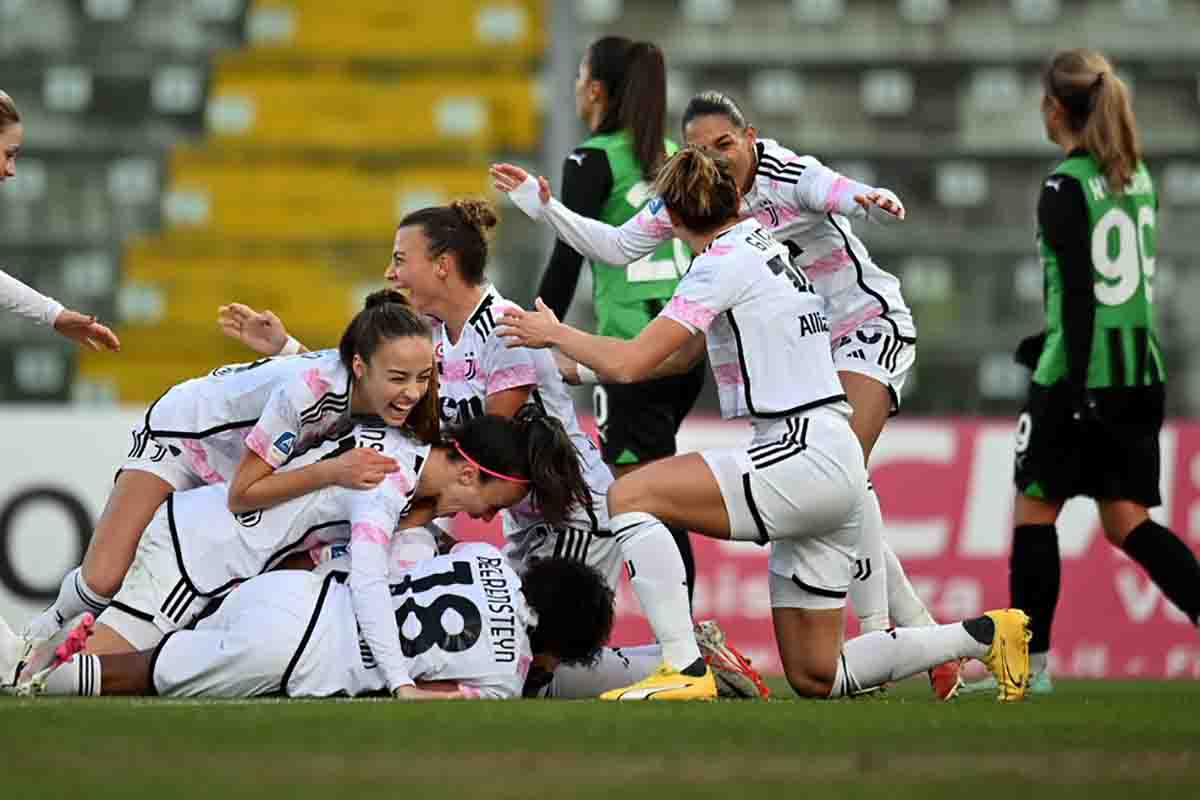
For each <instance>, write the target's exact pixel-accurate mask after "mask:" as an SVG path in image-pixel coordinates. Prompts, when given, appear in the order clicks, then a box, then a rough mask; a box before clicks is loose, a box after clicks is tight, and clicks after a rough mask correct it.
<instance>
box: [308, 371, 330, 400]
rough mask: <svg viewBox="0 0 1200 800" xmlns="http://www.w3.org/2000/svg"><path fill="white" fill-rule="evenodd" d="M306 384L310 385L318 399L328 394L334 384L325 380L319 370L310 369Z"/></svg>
mask: <svg viewBox="0 0 1200 800" xmlns="http://www.w3.org/2000/svg"><path fill="white" fill-rule="evenodd" d="M304 382H305V383H306V384H308V388H309V389H310V390H311V391H312V393H313V394H314V395H316V396H317V397H321V396H322V395H325V394H328V393H329V390H330V389H332V388H333V384H332V383H330V382H329V381H327V380H325V377H324V376H323V375H321V370H319V369H310V370H308V371H307V372H305V373H304Z"/></svg>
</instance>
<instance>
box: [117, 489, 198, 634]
mask: <svg viewBox="0 0 1200 800" xmlns="http://www.w3.org/2000/svg"><path fill="white" fill-rule="evenodd" d="M210 602H212V598H211V597H207V596H204V595H201V594H200V593H199V592H198V591H197V590H196V587H194V586H192V584H191V581H189V580H188V579H187V578H186V577H184V574H183V572H182V570H181V569H180V567H179V558H178V556H177V554H176V552H175V544H174V542H173V541H172V540H171V528H170V525H169V523H168V521H167V504H166V503H163V504H162V505H161V506H159V509H158V511H156V512H155V513H154V518H153V519H151V520H150V524H149V525H147V526H146V532H145V533H143V534H142V539H141V541H140V542H139V543H138V549H137V552H136V553H135V554H134V556H133V564H132V565H130V567H129V571H128V572H127V573H125V580H124V581H123V582H122V583H121V588H120V590H119V591H118V592H117V594H116V596H115V597H113V599H112V602H111V603H109V606H108V608H106V609H105V610H104V613H102V614H101V615H100V618H99V619H98V620H97V622H100V623H103V624H104V625H107V626H108V627H110V628H112V629H113V630H114V631H116V632H117V633H119V634H120V635H121V636H122V637H123V638H124V639H125V641H127V642H129V643H130V644H131V645H133V646H134V647H135V648H137V649H138V650H149V649H151V648H153V647H154V646H155V645H157V644H158V643H159V641H161V640H162V637H163V635H164V634H167V633H170V632H172V631H176V630H179V629H180V628H186V627H187V626H188V625H191V624H192V622H194V621H195V620H196V618H197V617H198V616H200V614H201V613H203V612H204V610H205V609H206V608H207V607H208V605H209V603H210Z"/></svg>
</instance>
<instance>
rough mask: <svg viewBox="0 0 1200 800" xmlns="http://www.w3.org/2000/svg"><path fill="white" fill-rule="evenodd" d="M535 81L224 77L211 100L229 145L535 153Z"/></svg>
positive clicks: (321, 73) (234, 73) (322, 74)
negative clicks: (248, 143)
mask: <svg viewBox="0 0 1200 800" xmlns="http://www.w3.org/2000/svg"><path fill="white" fill-rule="evenodd" d="M536 98H537V92H536V84H535V81H534V79H533V78H532V77H531V76H529V75H524V74H520V73H514V74H512V75H504V74H492V75H489V76H487V77H483V78H481V77H474V76H467V75H444V76H441V77H437V78H433V77H423V78H415V79H413V78H403V79H386V80H385V79H378V78H374V77H360V76H357V75H352V74H350V73H348V72H347V71H345V70H344V69H342V68H336V67H335V68H328V69H320V70H318V71H316V72H313V73H294V74H288V73H281V72H270V73H266V74H259V73H257V72H255V71H253V70H252V69H247V70H245V71H243V70H234V69H232V68H231V69H222V70H221V71H220V72H219V73H218V77H217V78H216V81H215V85H214V87H213V91H212V96H211V99H210V100H209V107H208V122H209V129H210V131H211V132H212V133H213V134H214V135H215V136H216V137H217V139H218V140H219V142H220V143H221V144H223V145H226V144H227V145H236V144H239V143H246V142H252V143H253V144H254V145H256V146H258V147H262V148H279V147H283V148H291V149H294V150H299V149H305V148H328V149H332V150H338V151H343V152H345V151H352V150H360V149H361V150H373V151H383V152H396V151H418V152H447V151H450V152H459V153H462V152H464V151H465V152H466V153H476V154H478V155H480V156H482V155H483V154H485V153H488V152H492V151H494V150H496V149H508V150H515V151H522V152H524V151H529V150H533V149H535V148H536V146H537V137H538V131H539V129H540V126H539V124H538V113H539V110H538V108H537V102H536Z"/></svg>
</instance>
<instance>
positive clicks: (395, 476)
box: [387, 469, 413, 494]
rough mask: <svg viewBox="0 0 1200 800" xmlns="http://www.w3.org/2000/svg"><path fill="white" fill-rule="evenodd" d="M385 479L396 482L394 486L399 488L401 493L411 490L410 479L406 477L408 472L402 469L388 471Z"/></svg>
mask: <svg viewBox="0 0 1200 800" xmlns="http://www.w3.org/2000/svg"><path fill="white" fill-rule="evenodd" d="M387 480H388V481H389V482H391V483H394V484H396V488H397V489H399V490H400V493H401V494H408V493H409V492H411V491H412V488H413V485H412V481H410V480H409V479H408V474H407V473H406V472H405V471H404V470H402V469H398V470H396V471H395V472H391V473H388V476H387Z"/></svg>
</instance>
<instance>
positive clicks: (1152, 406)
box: [1014, 384, 1165, 508]
mask: <svg viewBox="0 0 1200 800" xmlns="http://www.w3.org/2000/svg"><path fill="white" fill-rule="evenodd" d="M1094 396H1095V399H1096V411H1097V414H1096V416H1097V418H1096V419H1093V420H1085V421H1077V420H1075V419H1074V415H1073V409H1072V406H1071V402H1070V395H1069V394H1068V393H1067V392H1066V391H1065V389H1064V387H1062V386H1061V385H1056V386H1053V387H1045V386H1039V385H1037V384H1034V385H1033V386H1032V387H1031V388H1030V390H1029V401H1028V402H1027V403H1026V405H1025V409H1024V410H1023V411H1022V412H1021V416H1020V418H1019V420H1018V422H1017V442H1016V462H1015V468H1014V478H1015V480H1016V484H1017V490H1018V491H1019V492H1021V493H1022V494H1024V495H1026V496H1028V497H1034V498H1038V499H1041V500H1049V501H1063V500H1066V499H1068V498H1070V497H1075V496H1076V495H1083V496H1085V497H1091V498H1094V499H1097V500H1132V501H1134V502H1136V503H1140V504H1141V505H1144V506H1146V507H1147V508H1153V507H1154V506H1157V505H1161V504H1162V496H1161V495H1160V493H1159V475H1160V472H1161V465H1160V455H1159V449H1158V434H1159V431H1160V430H1161V429H1162V424H1163V404H1164V398H1165V392H1164V391H1163V386H1162V384H1159V385H1157V386H1145V387H1138V388H1130V389H1102V390H1098V391H1096V392H1094Z"/></svg>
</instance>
